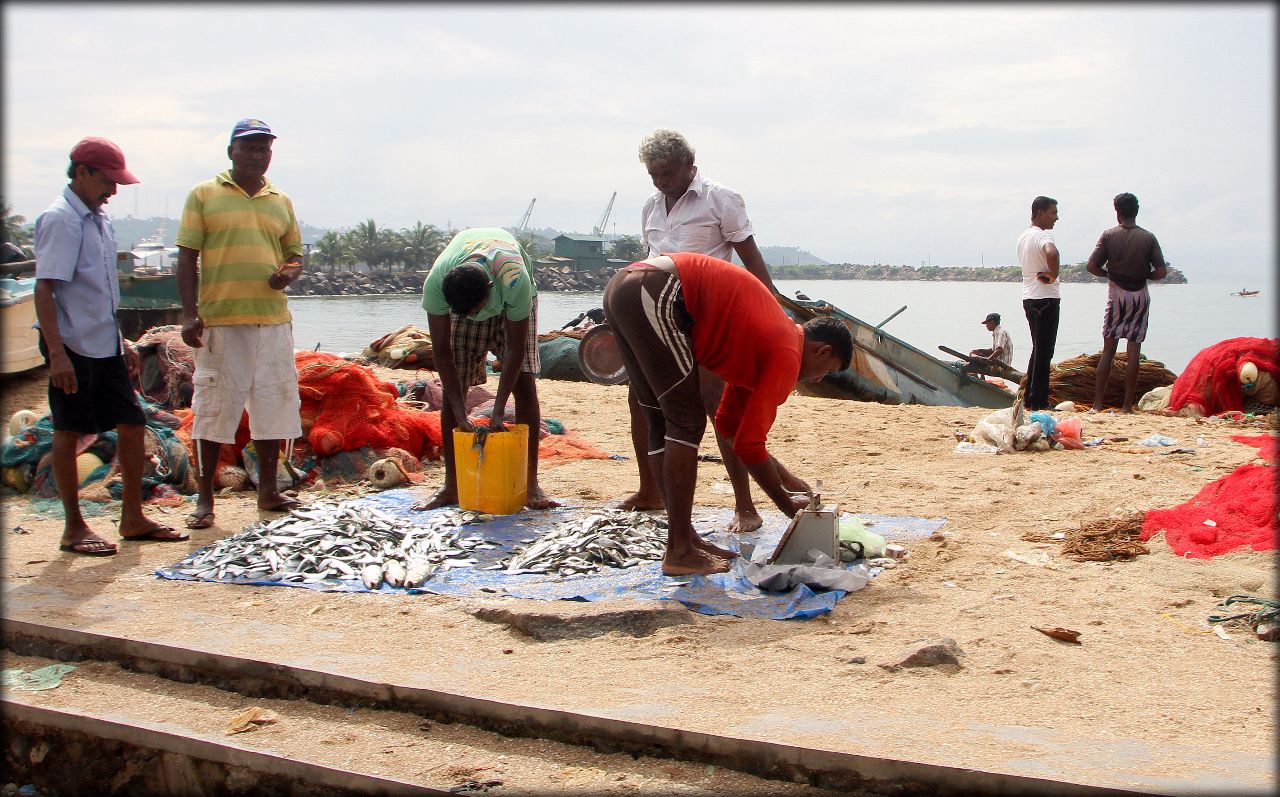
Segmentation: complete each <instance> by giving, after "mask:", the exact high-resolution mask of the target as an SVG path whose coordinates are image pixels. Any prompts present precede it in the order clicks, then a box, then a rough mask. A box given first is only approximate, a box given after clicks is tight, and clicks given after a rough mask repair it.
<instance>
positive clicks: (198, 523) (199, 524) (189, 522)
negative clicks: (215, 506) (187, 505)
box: [184, 512, 214, 529]
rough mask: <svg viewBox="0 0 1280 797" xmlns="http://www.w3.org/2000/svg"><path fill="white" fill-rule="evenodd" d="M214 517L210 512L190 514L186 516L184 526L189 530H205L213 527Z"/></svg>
mask: <svg viewBox="0 0 1280 797" xmlns="http://www.w3.org/2000/svg"><path fill="white" fill-rule="evenodd" d="M213 522H214V517H213V513H212V512H192V513H191V514H190V515H187V519H186V523H185V524H184V525H186V527H187V528H189V529H207V528H209V527H210V526H212V525H213Z"/></svg>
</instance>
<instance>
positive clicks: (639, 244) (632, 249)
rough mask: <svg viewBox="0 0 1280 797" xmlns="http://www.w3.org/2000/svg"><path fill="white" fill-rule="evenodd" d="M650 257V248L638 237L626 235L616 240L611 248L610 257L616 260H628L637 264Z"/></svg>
mask: <svg viewBox="0 0 1280 797" xmlns="http://www.w3.org/2000/svg"><path fill="white" fill-rule="evenodd" d="M648 256H649V247H647V246H645V244H644V241H641V240H640V237H639V236H636V235H624V236H622V237H621V238H615V239H614V241H613V245H612V246H610V247H609V257H612V258H614V259H615V260H628V261H631V262H633V263H634V262H635V261H637V260H644V259H645V258H646V257H648Z"/></svg>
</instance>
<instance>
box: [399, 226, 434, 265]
mask: <svg viewBox="0 0 1280 797" xmlns="http://www.w3.org/2000/svg"><path fill="white" fill-rule="evenodd" d="M400 238H401V240H402V241H403V242H404V250H403V251H404V262H405V265H407V266H409V268H411V269H413V270H414V271H419V270H421V269H422V266H423V264H424V263H425V264H431V263H434V262H435V259H436V256H437V255H439V254H440V250H441V249H444V244H445V240H444V233H442V232H441V231H440V228H439V227H436V226H435V225H434V224H423V223H422V222H418V223H416V224H414V225H413V227H410V228H406V229H403V230H401V231H400Z"/></svg>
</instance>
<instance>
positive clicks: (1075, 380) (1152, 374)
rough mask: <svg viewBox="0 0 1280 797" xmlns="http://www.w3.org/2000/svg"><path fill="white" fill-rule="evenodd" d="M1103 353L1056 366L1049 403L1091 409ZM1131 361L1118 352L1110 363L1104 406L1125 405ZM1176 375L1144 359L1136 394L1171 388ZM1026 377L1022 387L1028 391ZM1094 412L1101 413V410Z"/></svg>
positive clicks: (1085, 356)
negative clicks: (1125, 382)
mask: <svg viewBox="0 0 1280 797" xmlns="http://www.w3.org/2000/svg"><path fill="white" fill-rule="evenodd" d="M1101 359H1102V352H1096V353H1094V354H1081V355H1080V356H1078V357H1072V358H1071V359H1069V360H1063V361H1062V362H1059V363H1057V364H1055V365H1054V366H1053V367H1052V368H1051V369H1050V370H1049V404H1050V405H1053V404H1059V403H1061V402H1063V401H1074V402H1075V403H1076V404H1084V405H1086V406H1092V404H1093V391H1094V388H1095V386H1096V385H1097V384H1098V361H1099V360H1101ZM1128 364H1129V358H1128V356H1127V355H1126V354H1125V353H1124V352H1116V355H1115V359H1114V360H1113V361H1112V363H1111V377H1110V378H1109V379H1108V380H1107V386H1106V390H1105V391H1104V392H1103V394H1102V401H1103V404H1104V405H1106V406H1108V407H1119V406H1121V404H1123V403H1124V372H1125V368H1127V367H1128ZM1177 378H1178V377H1177V374H1175V373H1174V372H1173V371H1170V370H1169V369H1168V368H1165V367H1164V363H1162V362H1159V361H1157V360H1149V359H1147V358H1146V357H1142V358H1141V359H1140V360H1139V361H1138V390H1137V393H1136V395H1139V396H1141V395H1143V394H1144V393H1146V392H1147V391H1149V390H1152V389H1154V388H1157V387H1164V386H1165V385H1172V384H1173V383H1174V380H1176V379H1177ZM1026 386H1027V380H1026V378H1025V377H1024V378H1023V380H1022V383H1021V388H1022V389H1023V390H1025V389H1026ZM1095 409H1099V410H1101V409H1102V407H1097V408H1095Z"/></svg>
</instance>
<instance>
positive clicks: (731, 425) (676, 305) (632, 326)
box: [604, 252, 853, 576]
mask: <svg viewBox="0 0 1280 797" xmlns="http://www.w3.org/2000/svg"><path fill="white" fill-rule="evenodd" d="M604 311H605V317H606V318H608V319H609V325H610V326H611V327H612V328H613V333H614V336H615V337H616V339H617V341H618V349H619V352H620V353H621V355H622V361H623V363H624V364H625V365H626V368H627V375H628V381H629V389H630V390H631V391H632V392H633V393H634V395H635V397H636V399H637V400H638V401H639V404H640V406H641V407H642V408H643V410H644V414H645V419H646V421H647V423H648V428H649V433H648V440H649V442H648V457H649V464H650V466H651V467H652V468H653V472H654V474H655V475H656V476H657V477H658V487H659V489H660V490H661V492H662V498H663V502H664V503H665V505H666V509H667V526H668V536H667V550H666V554H665V556H664V557H663V560H662V572H663V574H664V575H668V576H676V575H687V574H690V573H722V572H725V571H726V570H728V569H729V559H731V558H733V557H734V556H736V554H734V553H733V552H731V551H727V550H725V549H723V548H720V547H718V546H716V545H712V544H711V543H709V542H707V541H705V540H703V539H702V538H701V537H699V536H698V534H697V532H695V531H694V529H693V520H692V514H693V495H694V488H695V486H696V480H697V471H698V446H699V445H700V443H701V442H702V435H703V432H704V431H705V430H706V424H707V416H706V410H705V408H704V407H703V404H702V399H701V395H700V386H699V377H698V368H699V366H701V367H703V368H706V369H707V370H709V371H711V372H712V373H713V374H715V375H716V376H718V377H720V378H721V379H723V380H724V382H725V391H724V395H723V397H722V398H721V400H720V405H719V408H718V409H717V410H716V413H715V428H716V431H717V432H718V433H719V434H720V435H722V436H723V437H724V438H725V439H726V440H728V441H730V442H731V443H732V446H733V451H734V453H735V454H737V456H738V458H739V459H740V460H741V461H742V463H743V464H744V465H746V467H747V470H748V472H749V473H750V474H751V477H752V478H753V479H755V481H756V484H758V485H760V488H761V489H762V490H764V492H765V494H767V495H768V496H769V498H771V499H772V500H773V502H774V504H775V505H776V506H777V507H778V508H779V509H781V510H782V511H783V512H784V513H786V515H787V516H788V517H792V516H794V515H795V514H796V512H798V511H799V510H801V509H803V508H804V507H805V505H806V504H808V502H809V499H810V497H811V490H810V488H809V485H808V484H806V483H805V482H804V481H803V480H802V479H800V478H798V477H797V476H795V475H794V474H792V473H791V472H790V471H789V470H787V468H786V467H785V466H783V464H782V463H781V462H779V461H778V460H776V459H774V458H773V457H772V456H771V455H770V454H769V452H768V450H767V449H766V447H765V438H766V436H767V435H768V433H769V429H770V428H771V427H772V426H773V421H774V419H775V417H776V415H777V410H778V407H779V406H780V405H781V404H782V403H783V402H784V401H786V400H787V396H789V395H791V392H792V391H793V390H794V389H795V386H796V382H797V381H804V382H816V381H818V380H819V379H822V378H823V377H824V376H826V375H827V374H829V373H831V372H833V371H839V370H842V369H844V368H848V367H849V361H850V360H851V359H852V357H853V338H852V336H851V335H850V334H849V330H848V328H847V327H845V326H844V324H842V323H840V322H839V321H837V320H836V319H834V318H825V317H824V318H815V319H813V320H811V321H809V322H807V323H806V324H805V325H804V326H803V327H801V326H799V325H797V324H796V323H795V322H794V321H792V320H791V319H790V318H789V317H787V315H786V313H784V312H783V311H782V308H781V307H780V306H779V305H778V303H777V301H776V300H775V299H774V297H773V294H772V293H771V292H770V290H769V288H768V287H766V286H765V285H764V283H762V282H761V281H760V280H759V279H757V278H756V277H755V276H753V275H752V274H751V273H749V272H747V271H745V270H744V269H741V268H738V267H737V266H735V265H733V264H732V263H729V262H726V261H724V260H719V259H716V258H714V257H709V256H707V255H699V254H693V253H689V252H681V253H677V254H670V255H659V256H657V257H651V258H649V259H648V260H641V261H639V262H637V263H632V264H631V265H629V266H627V267H626V268H624V269H622V270H621V271H619V272H618V273H617V274H615V275H614V276H613V278H612V279H611V280H609V285H608V286H607V287H606V288H605V292H604Z"/></svg>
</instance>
